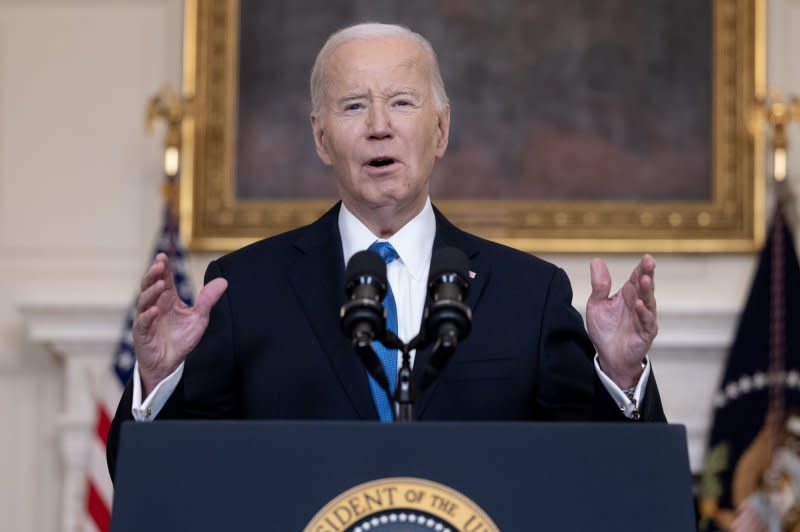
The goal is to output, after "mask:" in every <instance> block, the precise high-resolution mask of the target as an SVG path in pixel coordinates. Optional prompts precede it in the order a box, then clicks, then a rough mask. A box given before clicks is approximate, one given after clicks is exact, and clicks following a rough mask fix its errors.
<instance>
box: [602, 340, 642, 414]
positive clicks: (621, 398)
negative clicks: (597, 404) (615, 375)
mask: <svg viewBox="0 0 800 532" xmlns="http://www.w3.org/2000/svg"><path fill="white" fill-rule="evenodd" d="M594 369H595V371H596V372H597V376H598V377H600V382H602V383H603V386H604V387H605V389H606V390H607V391H608V393H609V395H611V398H612V399H614V402H615V403H617V406H618V407H619V409H620V410H621V411H622V413H623V414H625V417H627V418H630V419H634V418H638V414H639V410H638V409H639V406H640V405H641V404H642V399H643V396H644V390H645V388H646V387H647V379H649V378H650V360H649V359H648V358H646V357H645V359H644V371H642V376H641V377H639V382H638V383H637V384H636V389H635V391H634V392H633V401H631V400H630V399H629V398H628V396H627V395H625V392H623V391H622V389H621V388H620V387H619V386H617V385H616V383H615V382H614V381H612V380H611V379H610V378H609V377H608V375H606V374H605V373H603V370H602V369H600V355H595V356H594Z"/></svg>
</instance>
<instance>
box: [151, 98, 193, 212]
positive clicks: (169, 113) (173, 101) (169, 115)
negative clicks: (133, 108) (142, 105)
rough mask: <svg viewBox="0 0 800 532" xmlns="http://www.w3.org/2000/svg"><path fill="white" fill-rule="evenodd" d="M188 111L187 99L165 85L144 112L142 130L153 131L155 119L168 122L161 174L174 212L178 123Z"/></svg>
mask: <svg viewBox="0 0 800 532" xmlns="http://www.w3.org/2000/svg"><path fill="white" fill-rule="evenodd" d="M188 112H189V105H188V102H187V101H186V100H185V99H184V98H182V97H181V96H180V95H178V93H177V92H176V91H175V89H173V88H172V87H171V86H170V85H165V86H164V87H163V88H162V89H161V90H160V91H159V92H158V93H156V94H155V95H153V96H152V97H151V98H150V99H149V100H148V102H147V109H146V112H145V130H146V131H147V132H152V131H153V128H154V127H155V125H156V123H157V122H158V121H161V120H163V121H164V123H165V124H166V126H167V131H166V135H165V136H164V176H165V177H166V179H165V182H164V188H163V195H164V199H165V201H166V202H167V204H168V205H169V206H170V207H171V209H172V211H173V212H174V213H175V212H177V206H178V180H177V179H176V177H177V176H178V174H179V173H180V161H181V144H182V136H181V126H182V125H183V119H184V117H185V116H186V115H187V114H188Z"/></svg>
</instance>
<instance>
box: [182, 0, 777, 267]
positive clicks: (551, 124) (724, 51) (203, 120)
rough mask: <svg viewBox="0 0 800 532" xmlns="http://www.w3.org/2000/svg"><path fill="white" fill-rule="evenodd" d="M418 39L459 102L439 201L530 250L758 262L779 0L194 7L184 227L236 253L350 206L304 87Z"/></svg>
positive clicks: (435, 193) (198, 241)
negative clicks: (769, 1)
mask: <svg viewBox="0 0 800 532" xmlns="http://www.w3.org/2000/svg"><path fill="white" fill-rule="evenodd" d="M364 20H380V21H388V22H393V23H398V24H403V25H406V26H408V27H410V28H412V29H414V30H415V31H418V32H420V33H422V34H423V35H425V36H426V37H427V38H428V39H429V40H430V41H431V43H432V44H433V47H434V49H435V50H436V51H437V54H438V57H439V62H440V65H441V69H442V74H443V77H444V80H445V83H446V86H447V92H448V95H449V97H450V101H451V106H452V126H451V133H450V145H449V147H448V152H447V154H446V155H445V157H444V158H443V160H441V161H440V162H439V163H438V164H437V166H436V168H435V169H434V173H433V175H432V178H431V197H432V199H433V201H434V203H435V204H436V205H437V206H438V207H439V208H440V209H441V210H442V211H443V212H444V213H445V214H446V215H447V216H448V217H449V218H450V219H451V220H452V221H453V222H454V223H456V224H457V225H458V226H460V227H462V228H464V229H466V230H468V231H471V232H474V233H477V234H479V235H481V236H484V237H486V238H489V239H492V240H495V241H497V242H501V243H504V244H508V245H511V246H513V247H516V248H519V249H522V250H525V251H530V252H641V251H653V252H746V251H752V250H754V249H755V248H756V247H758V246H760V244H761V242H762V240H763V234H764V201H765V200H764V180H765V177H764V164H763V140H762V137H763V135H762V134H761V131H760V122H759V120H760V119H759V118H758V117H759V116H760V115H759V113H757V111H756V104H755V102H756V98H757V97H758V96H759V95H761V94H763V92H764V83H765V79H764V77H765V72H764V39H765V36H764V5H763V0H681V1H674V0H646V1H640V0H614V1H609V2H594V1H589V0H566V1H564V0H538V1H533V0H509V1H505V2H495V3H486V2H477V1H470V0H441V1H438V2H393V1H388V0H384V1H382V0H373V1H370V2H362V1H358V0H187V1H186V13H185V50H184V87H183V92H184V95H185V97H186V98H187V101H189V102H190V105H191V107H190V110H191V112H190V114H189V116H188V118H187V119H185V121H184V123H183V129H182V132H183V150H182V157H181V161H182V169H183V171H182V175H181V204H180V211H181V229H182V232H183V236H184V238H185V240H186V241H187V242H188V244H189V246H190V247H191V249H194V250H207V251H211V250H213V251H221V250H230V249H234V248H236V247H239V246H242V245H244V244H247V243H249V242H252V241H254V240H257V239H260V238H264V237H266V236H269V235H274V234H277V233H280V232H283V231H286V230H289V229H291V228H294V227H297V226H300V225H303V224H306V223H309V222H311V221H313V220H314V219H316V218H317V217H318V216H320V215H321V214H322V213H323V212H324V211H325V210H327V209H328V208H330V206H331V205H332V204H333V203H334V201H335V200H336V186H335V178H334V176H333V175H332V174H331V172H330V170H329V169H328V168H326V167H325V166H324V165H323V164H322V163H321V162H320V161H319V160H318V158H317V156H316V153H315V150H314V143H313V137H312V134H311V128H310V124H309V118H308V115H309V111H310V98H309V96H308V76H309V72H310V70H311V66H312V63H313V61H314V57H315V55H316V52H317V51H318V50H319V48H320V47H321V46H322V44H323V43H324V41H325V39H326V38H327V36H328V35H329V34H330V33H332V32H333V31H335V30H336V29H338V28H340V27H343V26H346V25H349V24H352V23H354V22H357V21H364Z"/></svg>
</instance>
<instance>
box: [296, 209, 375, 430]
mask: <svg viewBox="0 0 800 532" xmlns="http://www.w3.org/2000/svg"><path fill="white" fill-rule="evenodd" d="M338 213H339V204H337V205H336V206H335V207H334V208H333V209H331V210H330V211H328V212H327V213H326V214H325V215H323V217H322V218H320V219H319V220H317V221H316V222H315V223H314V224H312V225H311V226H309V227H308V228H307V230H305V231H303V232H302V233H301V234H300V236H299V237H298V238H297V240H296V241H295V248H296V249H297V250H298V251H299V253H298V257H297V260H296V261H295V262H294V263H293V264H292V265H291V267H290V268H289V280H290V282H291V284H292V287H293V289H294V292H295V295H296V296H297V298H298V300H299V301H300V305H301V307H302V308H303V311H304V312H305V314H306V317H307V318H308V321H309V323H310V324H311V328H312V329H313V330H314V333H315V334H316V336H317V339H318V340H319V344H320V345H321V346H322V348H323V350H324V351H325V354H326V355H327V356H328V359H329V361H330V363H331V367H332V368H333V370H334V373H335V374H336V376H337V377H338V378H339V382H340V383H341V385H342V388H343V389H344V391H345V393H346V394H347V396H348V397H349V399H350V401H351V402H352V403H353V407H354V408H355V410H356V411H357V412H358V415H359V416H360V417H361V418H363V419H373V418H377V412H376V411H375V405H374V403H373V401H372V395H371V394H370V390H369V384H368V380H367V376H366V370H365V369H364V368H363V367H362V365H361V362H360V361H359V360H358V357H357V356H356V353H355V351H354V350H353V347H352V345H351V342H350V340H348V339H347V338H346V337H345V336H344V334H342V331H341V329H340V328H339V319H338V316H339V309H340V308H341V305H342V304H343V303H344V299H345V295H344V258H343V256H342V243H341V242H342V241H341V236H340V235H339V226H338Z"/></svg>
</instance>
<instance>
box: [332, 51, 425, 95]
mask: <svg viewBox="0 0 800 532" xmlns="http://www.w3.org/2000/svg"><path fill="white" fill-rule="evenodd" d="M428 63H429V60H428V58H427V54H426V53H425V50H424V49H423V48H422V46H420V45H419V43H417V42H415V41H414V40H412V39H409V38H405V37H381V38H366V39H353V40H349V41H346V42H344V43H342V44H340V45H339V46H337V47H336V48H335V49H334V50H333V51H332V52H331V55H330V57H329V59H328V61H327V62H326V64H325V71H324V79H325V86H324V90H325V93H326V95H329V94H328V93H329V92H336V91H338V90H341V89H343V88H345V86H348V87H351V88H355V87H353V86H358V85H361V84H364V83H373V84H374V83H376V82H377V83H380V84H385V85H387V86H388V85H393V84H397V83H400V84H409V83H419V84H421V85H423V86H425V87H427V86H428V85H430V65H429V64H428ZM420 88H424V87H420Z"/></svg>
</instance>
